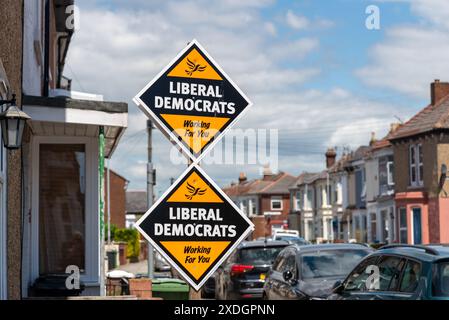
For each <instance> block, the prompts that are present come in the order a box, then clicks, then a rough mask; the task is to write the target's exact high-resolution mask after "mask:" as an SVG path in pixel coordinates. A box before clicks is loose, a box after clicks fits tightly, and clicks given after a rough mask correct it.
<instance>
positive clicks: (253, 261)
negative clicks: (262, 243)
mask: <svg viewBox="0 0 449 320" xmlns="http://www.w3.org/2000/svg"><path fill="white" fill-rule="evenodd" d="M284 248H285V246H276V247H253V248H243V249H240V254H239V261H238V262H239V263H241V264H250V265H264V264H272V263H273V262H274V260H275V259H276V257H277V256H278V254H279V252H281V251H282V249H284Z"/></svg>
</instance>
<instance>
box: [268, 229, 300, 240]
mask: <svg viewBox="0 0 449 320" xmlns="http://www.w3.org/2000/svg"><path fill="white" fill-rule="evenodd" d="M277 236H293V237H299V231H298V230H288V229H277V230H274V232H273V238H275V237H277Z"/></svg>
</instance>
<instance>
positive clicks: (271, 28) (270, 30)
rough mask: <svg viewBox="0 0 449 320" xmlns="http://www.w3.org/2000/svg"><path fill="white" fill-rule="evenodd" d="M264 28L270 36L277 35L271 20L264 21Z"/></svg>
mask: <svg viewBox="0 0 449 320" xmlns="http://www.w3.org/2000/svg"><path fill="white" fill-rule="evenodd" d="M265 30H266V31H267V32H268V33H269V34H271V35H272V36H275V35H277V30H276V26H275V25H274V23H273V22H266V23H265Z"/></svg>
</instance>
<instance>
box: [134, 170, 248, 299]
mask: <svg viewBox="0 0 449 320" xmlns="http://www.w3.org/2000/svg"><path fill="white" fill-rule="evenodd" d="M193 169H196V170H198V171H199V172H200V173H201V174H202V175H203V176H204V178H205V179H206V180H207V182H208V183H210V184H212V186H213V187H214V188H215V189H216V190H217V191H218V193H220V195H221V196H222V197H223V198H224V199H225V200H226V201H228V203H229V204H230V205H231V206H232V207H233V208H234V209H235V210H236V212H237V213H239V214H240V215H241V216H242V217H243V218H244V219H245V221H246V222H248V224H249V226H248V228H247V229H246V230H245V231H244V232H243V233H242V235H241V236H240V238H239V239H238V240H237V241H236V242H235V243H234V244H233V245H232V247H231V248H229V249H228V250H227V252H226V253H225V254H224V255H223V256H222V257H221V259H220V260H219V261H218V262H217V263H215V265H214V267H213V268H212V269H211V270H210V271H209V272H208V273H207V274H206V275H205V276H204V278H203V280H201V282H200V283H199V284H198V285H197V284H196V283H195V282H194V281H193V280H192V279H191V278H190V277H189V276H188V275H187V274H186V273H185V272H184V271H183V270H182V269H181V268H180V267H178V264H177V263H176V262H175V261H173V259H171V258H170V257H169V256H168V255H167V254H166V253H165V251H164V250H163V249H162V248H161V247H160V246H159V245H158V244H157V243H156V242H154V241H153V240H152V239H151V238H150V237H149V236H148V235H147V234H146V232H145V231H143V230H142V228H140V224H141V223H142V222H143V221H144V220H145V219H146V218H147V217H148V216H149V215H150V214H151V213H152V212H153V210H154V209H156V207H157V206H159V204H160V203H161V202H162V201H163V200H164V199H165V198H166V197H167V196H168V194H169V193H170V192H171V191H172V190H173V189H174V188H176V187H178V184H179V183H180V182H181V181H182V179H184V177H185V176H186V175H187V174H189V172H190V171H191V170H193ZM134 226H135V228H136V229H137V230H138V231H139V232H140V233H141V234H142V235H143V236H144V237H145V239H146V240H148V241H149V242H150V243H151V245H152V246H153V247H154V248H156V250H157V251H158V252H159V253H160V254H161V255H162V256H163V257H164V259H166V260H167V261H168V262H169V263H170V265H171V266H172V267H173V268H175V269H176V270H177V271H178V272H179V273H180V274H181V275H182V277H183V278H184V279H185V280H186V281H187V282H188V283H189V284H190V285H191V286H192V287H193V288H194V289H195V290H196V291H199V290H200V289H201V287H202V286H203V285H204V283H205V282H206V281H207V279H209V277H210V276H211V275H212V274H213V273H214V272H215V271H216V270H217V269H218V267H219V266H220V265H221V264H222V263H223V262H224V261H225V260H226V259H227V258H228V257H229V255H230V254H231V253H232V252H233V251H234V250H235V249H236V248H237V246H238V245H239V244H240V243H241V242H242V241H243V240H244V239H245V238H246V237H247V236H248V234H249V233H250V232H252V231H254V223H253V222H252V221H251V220H250V219H249V218H248V217H247V216H246V215H245V214H244V213H243V212H242V211H241V210H240V209H239V208H238V207H237V205H236V204H235V203H234V201H232V200H231V199H230V198H229V197H228V195H227V194H226V193H224V191H223V190H221V188H220V187H219V186H217V184H216V183H215V182H214V181H213V180H212V179H211V178H210V177H209V176H208V175H207V174H206V173H205V172H204V171H203V170H202V169H201V167H200V166H199V165H198V164H196V163H192V164H191V165H190V166H189V167H188V168H187V169H186V170H185V171H184V172H183V173H182V174H181V176H180V177H179V178H178V179H177V180H176V181H175V182H174V183H173V184H172V185H171V186H170V188H168V190H167V191H165V193H164V194H163V195H162V196H161V197H159V199H158V200H157V201H156V202H155V203H154V204H153V205H152V206H151V208H150V209H149V210H148V211H147V212H146V213H145V214H144V215H143V216H142V217H141V218H140V219H139V221H137V223H136V224H135V225H134Z"/></svg>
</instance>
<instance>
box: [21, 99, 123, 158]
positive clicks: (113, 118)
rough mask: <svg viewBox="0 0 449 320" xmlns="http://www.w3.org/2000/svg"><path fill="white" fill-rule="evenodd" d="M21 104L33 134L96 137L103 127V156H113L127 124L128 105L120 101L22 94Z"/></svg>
mask: <svg viewBox="0 0 449 320" xmlns="http://www.w3.org/2000/svg"><path fill="white" fill-rule="evenodd" d="M22 105H23V111H25V112H26V113H27V114H28V115H29V116H30V117H31V121H29V122H28V124H29V125H30V127H31V130H32V133H33V135H36V136H77V137H98V135H99V130H100V126H103V127H104V134H105V157H106V158H110V157H111V156H112V153H113V152H114V150H115V148H116V147H117V144H118V142H119V141H120V137H121V136H122V134H123V133H124V131H125V129H126V127H127V125H128V105H127V104H126V103H122V102H104V101H92V100H78V99H72V98H66V97H55V98H51V97H37V96H27V95H25V96H24V97H23V102H22Z"/></svg>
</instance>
